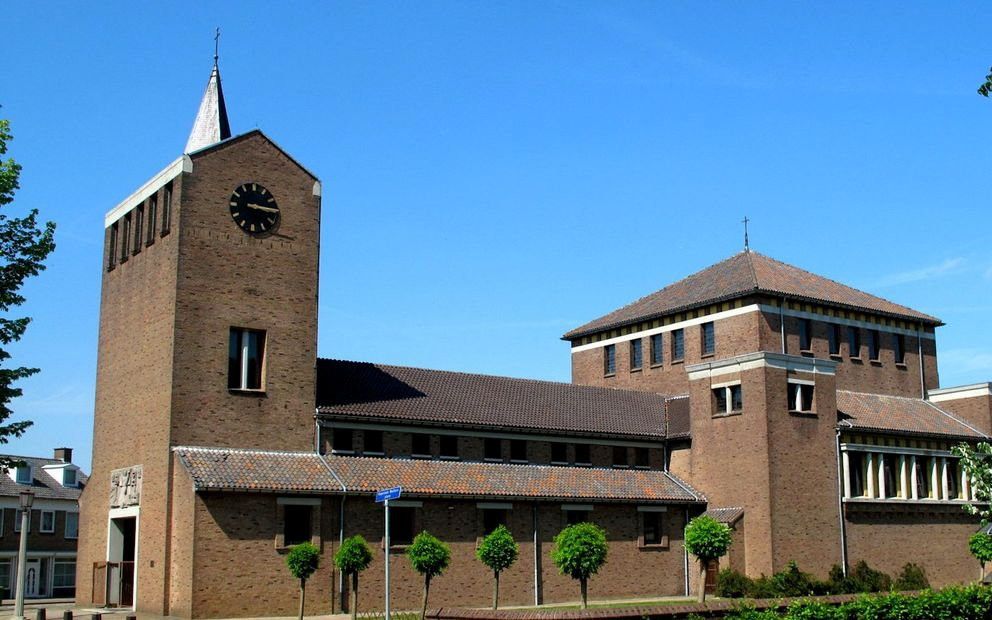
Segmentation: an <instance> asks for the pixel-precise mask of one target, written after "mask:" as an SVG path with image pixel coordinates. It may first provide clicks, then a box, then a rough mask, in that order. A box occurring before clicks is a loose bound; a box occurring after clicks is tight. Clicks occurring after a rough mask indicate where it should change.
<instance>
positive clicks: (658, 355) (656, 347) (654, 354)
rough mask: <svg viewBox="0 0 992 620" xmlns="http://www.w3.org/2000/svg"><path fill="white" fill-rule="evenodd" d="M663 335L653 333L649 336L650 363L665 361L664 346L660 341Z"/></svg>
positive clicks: (655, 363)
mask: <svg viewBox="0 0 992 620" xmlns="http://www.w3.org/2000/svg"><path fill="white" fill-rule="evenodd" d="M662 339H663V335H662V334H655V335H653V336H651V365H652V366H657V365H659V364H661V363H662V362H664V361H665V348H664V344H663V342H662Z"/></svg>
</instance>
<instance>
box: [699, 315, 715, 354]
mask: <svg viewBox="0 0 992 620" xmlns="http://www.w3.org/2000/svg"><path fill="white" fill-rule="evenodd" d="M700 334H701V336H702V340H703V355H713V353H714V352H715V351H716V333H715V332H714V331H713V322H712V321H710V322H709V323H703V324H702V325H701V326H700Z"/></svg>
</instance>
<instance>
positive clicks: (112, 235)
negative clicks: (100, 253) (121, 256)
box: [107, 222, 117, 271]
mask: <svg viewBox="0 0 992 620" xmlns="http://www.w3.org/2000/svg"><path fill="white" fill-rule="evenodd" d="M107 235H108V237H107V271H110V270H111V269H113V268H114V266H115V265H116V264H117V222H114V223H113V224H111V225H110V228H109V229H108V231H107Z"/></svg>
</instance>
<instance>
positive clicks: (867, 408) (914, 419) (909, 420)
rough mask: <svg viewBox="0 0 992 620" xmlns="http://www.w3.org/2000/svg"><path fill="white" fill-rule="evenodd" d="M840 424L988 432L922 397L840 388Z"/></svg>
mask: <svg viewBox="0 0 992 620" xmlns="http://www.w3.org/2000/svg"><path fill="white" fill-rule="evenodd" d="M837 411H838V416H839V418H840V425H841V426H843V427H848V428H851V429H853V430H863V431H876V432H883V433H898V434H907V435H932V436H941V435H948V436H953V437H963V438H975V439H982V438H986V437H987V435H985V434H984V433H982V432H981V431H979V430H978V429H976V428H974V427H973V426H971V425H969V424H968V423H967V422H965V421H964V420H961V419H960V418H958V417H956V416H954V415H953V414H951V413H948V412H947V411H944V410H943V409H940V408H939V407H937V406H936V405H934V404H933V403H931V402H930V401H927V400H923V399H920V398H907V397H905V396H888V395H885V394H866V393H863V392H849V391H846V390H837Z"/></svg>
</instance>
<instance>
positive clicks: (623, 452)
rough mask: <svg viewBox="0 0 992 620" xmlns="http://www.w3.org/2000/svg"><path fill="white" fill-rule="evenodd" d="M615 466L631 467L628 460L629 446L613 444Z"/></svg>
mask: <svg viewBox="0 0 992 620" xmlns="http://www.w3.org/2000/svg"><path fill="white" fill-rule="evenodd" d="M613 466H614V467H630V462H629V461H628V460H627V446H613Z"/></svg>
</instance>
